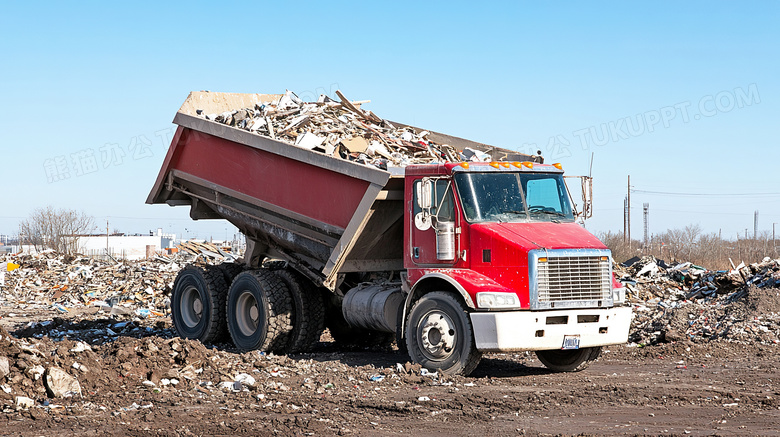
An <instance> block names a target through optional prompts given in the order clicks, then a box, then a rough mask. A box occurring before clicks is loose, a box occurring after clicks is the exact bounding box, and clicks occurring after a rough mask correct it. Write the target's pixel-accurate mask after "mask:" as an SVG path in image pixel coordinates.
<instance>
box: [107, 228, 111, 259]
mask: <svg viewBox="0 0 780 437" xmlns="http://www.w3.org/2000/svg"><path fill="white" fill-rule="evenodd" d="M110 256H111V254H110V253H108V219H106V260H108V257H110Z"/></svg>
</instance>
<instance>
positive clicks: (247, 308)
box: [227, 269, 292, 352]
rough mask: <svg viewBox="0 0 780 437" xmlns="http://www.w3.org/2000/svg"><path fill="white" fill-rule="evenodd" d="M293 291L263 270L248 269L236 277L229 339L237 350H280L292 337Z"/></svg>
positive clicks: (231, 295)
mask: <svg viewBox="0 0 780 437" xmlns="http://www.w3.org/2000/svg"><path fill="white" fill-rule="evenodd" d="M291 308H292V303H291V300H290V292H289V291H288V290H287V286H285V285H284V282H283V281H282V280H281V279H280V278H279V277H278V276H276V275H274V274H273V273H272V272H270V271H268V270H264V269H260V270H250V271H245V272H243V273H241V274H239V275H238V276H236V279H234V280H233V283H232V284H231V285H230V291H229V292H228V298H227V319H228V323H227V325H228V330H229V331H230V338H231V339H233V344H235V345H236V347H237V348H238V349H241V350H244V351H248V350H256V349H259V350H262V351H270V352H278V351H280V350H283V349H284V347H285V346H286V345H287V343H288V342H289V340H290V338H289V337H290V332H291V331H292V324H291V317H290V313H291Z"/></svg>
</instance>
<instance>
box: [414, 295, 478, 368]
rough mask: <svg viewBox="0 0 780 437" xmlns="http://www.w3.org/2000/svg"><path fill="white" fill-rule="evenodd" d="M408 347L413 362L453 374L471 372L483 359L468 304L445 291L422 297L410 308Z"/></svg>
mask: <svg viewBox="0 0 780 437" xmlns="http://www.w3.org/2000/svg"><path fill="white" fill-rule="evenodd" d="M406 347H407V349H408V352H409V356H410V357H411V358H412V361H414V362H416V363H419V364H420V365H421V366H423V367H425V368H426V369H429V370H435V371H441V372H442V373H446V374H449V375H455V374H460V375H468V374H469V373H471V372H472V371H473V370H474V369H475V368H476V367H477V365H478V364H479V361H480V359H481V358H482V353H481V352H479V351H478V350H477V347H476V344H475V343H474V335H473V329H472V327H471V320H470V319H469V315H468V311H467V310H466V307H465V306H463V304H462V303H461V302H460V300H458V298H456V297H455V296H454V295H452V294H450V293H446V292H442V291H434V292H432V293H428V294H426V295H425V296H423V297H421V298H420V299H419V300H418V301H417V302H416V303H415V304H414V306H413V307H412V309H411V311H409V317H408V318H407V322H406Z"/></svg>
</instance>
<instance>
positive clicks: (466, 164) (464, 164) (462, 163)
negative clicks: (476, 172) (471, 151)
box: [460, 162, 469, 170]
mask: <svg viewBox="0 0 780 437" xmlns="http://www.w3.org/2000/svg"><path fill="white" fill-rule="evenodd" d="M460 166H461V167H463V168H465V169H466V170H468V169H469V163H468V162H461V163H460Z"/></svg>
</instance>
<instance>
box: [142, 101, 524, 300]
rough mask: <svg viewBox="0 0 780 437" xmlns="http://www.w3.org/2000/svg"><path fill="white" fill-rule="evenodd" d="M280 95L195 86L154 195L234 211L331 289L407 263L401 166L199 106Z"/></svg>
mask: <svg viewBox="0 0 780 437" xmlns="http://www.w3.org/2000/svg"><path fill="white" fill-rule="evenodd" d="M281 96H282V95H279V94H232V93H213V92H192V93H190V95H189V96H188V97H187V100H186V101H185V102H184V104H183V105H182V106H181V108H180V109H179V111H178V112H177V113H176V116H175V118H174V120H173V122H174V123H175V124H177V125H178V126H179V127H178V129H177V130H176V134H175V135H174V138H173V141H172V142H171V147H170V148H169V150H168V153H167V155H166V157H165V161H164V162H163V166H162V168H161V170H160V173H159V175H158V177H157V180H156V182H155V184H154V187H153V188H152V191H151V193H150V194H149V197H148V198H147V201H146V203H149V204H161V203H167V204H168V205H171V206H176V205H189V206H190V216H191V217H192V218H193V219H194V220H199V219H225V220H228V221H229V222H231V223H232V224H233V225H235V226H236V227H237V228H238V229H239V230H241V232H243V233H244V234H245V235H246V236H247V240H248V241H251V242H252V243H253V248H254V250H255V251H256V252H259V253H266V254H275V255H278V256H280V257H282V258H284V259H287V260H288V261H289V262H292V263H295V264H296V266H297V267H298V269H299V270H300V271H302V272H303V273H305V274H307V276H309V277H310V279H313V280H315V282H317V283H320V284H323V285H325V286H327V287H329V288H333V286H334V283H335V277H336V275H337V274H338V273H342V272H349V271H380V270H401V269H402V268H403V258H402V257H403V247H402V244H401V243H400V242H401V241H403V216H404V214H403V213H404V204H403V183H404V181H403V176H404V170H403V168H391V170H390V171H386V170H381V169H379V168H376V167H373V166H369V165H365V164H360V163H356V162H352V161H349V160H345V159H341V158H338V157H333V156H329V155H326V154H324V153H321V152H317V151H314V150H308V149H306V148H302V147H297V146H294V145H292V144H289V143H287V142H284V141H280V140H275V139H272V138H269V137H266V136H262V135H258V134H256V133H252V132H249V131H246V130H242V129H239V128H236V127H232V126H228V125H225V124H222V123H218V122H216V121H212V120H208V119H205V118H203V117H201V116H199V115H198V113H197V111H198V110H201V111H203V113H221V112H225V111H234V110H239V109H242V108H247V107H252V106H254V105H255V104H262V103H266V102H270V101H274V100H278V99H279V98H281ZM394 124H395V125H401V124H400V123H394ZM414 129H417V128H414ZM428 138H430V139H431V141H435V142H436V143H439V144H444V143H446V144H449V145H451V146H453V147H455V148H457V149H463V148H465V147H469V148H472V149H475V150H480V151H484V152H487V153H490V154H491V155H492V156H493V157H494V159H496V160H499V159H501V158H502V157H506V156H511V158H510V159H513V160H516V159H518V155H517V154H516V153H515V152H513V151H510V150H506V149H500V148H495V147H492V146H488V145H485V144H482V143H477V142H473V141H469V140H464V139H462V138H457V137H452V136H449V135H445V134H440V133H436V132H431V133H430V134H429V135H428ZM522 156H524V157H526V159H530V158H531V157H528V156H527V155H522Z"/></svg>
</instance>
